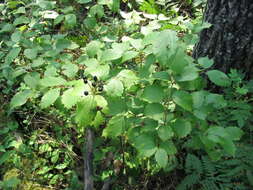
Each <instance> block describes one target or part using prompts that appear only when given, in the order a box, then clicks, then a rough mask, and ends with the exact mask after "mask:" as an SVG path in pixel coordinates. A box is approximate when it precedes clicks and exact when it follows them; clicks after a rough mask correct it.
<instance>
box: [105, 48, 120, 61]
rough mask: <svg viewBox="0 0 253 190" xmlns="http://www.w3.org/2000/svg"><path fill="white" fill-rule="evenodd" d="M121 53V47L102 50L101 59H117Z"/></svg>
mask: <svg viewBox="0 0 253 190" xmlns="http://www.w3.org/2000/svg"><path fill="white" fill-rule="evenodd" d="M122 55H123V51H122V50H121V49H108V50H105V51H103V52H102V55H101V61H112V60H115V59H119V58H120V57H121V56H122Z"/></svg>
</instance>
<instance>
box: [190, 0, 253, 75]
mask: <svg viewBox="0 0 253 190" xmlns="http://www.w3.org/2000/svg"><path fill="white" fill-rule="evenodd" d="M204 20H205V21H206V22H209V23H210V24H212V26H211V27H210V28H208V29H204V30H203V31H202V32H201V33H200V41H199V43H198V44H197V45H196V47H195V49H194V52H193V56H194V57H195V58H198V57H203V56H208V57H209V58H213V59H214V61H215V66H214V67H215V68H217V69H220V70H222V71H223V72H226V73H227V72H229V70H230V69H231V68H236V69H241V70H243V71H244V72H245V74H246V78H248V79H249V78H253V1H251V0H208V1H207V7H206V11H205V14H204Z"/></svg>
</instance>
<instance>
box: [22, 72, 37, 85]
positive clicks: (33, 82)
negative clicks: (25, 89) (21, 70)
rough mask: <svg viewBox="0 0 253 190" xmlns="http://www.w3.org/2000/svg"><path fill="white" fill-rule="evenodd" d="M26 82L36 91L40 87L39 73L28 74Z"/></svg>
mask: <svg viewBox="0 0 253 190" xmlns="http://www.w3.org/2000/svg"><path fill="white" fill-rule="evenodd" d="M24 81H25V83H26V85H27V86H29V87H30V88H33V89H35V88H36V87H37V86H38V85H39V82H40V74H39V73H37V72H33V73H28V74H26V75H25V77H24Z"/></svg>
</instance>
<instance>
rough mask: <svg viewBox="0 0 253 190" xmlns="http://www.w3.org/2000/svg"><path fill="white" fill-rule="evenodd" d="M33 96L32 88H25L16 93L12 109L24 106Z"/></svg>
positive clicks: (11, 104)
mask: <svg viewBox="0 0 253 190" xmlns="http://www.w3.org/2000/svg"><path fill="white" fill-rule="evenodd" d="M31 96H32V91H31V90H23V91H21V92H18V93H17V94H15V96H14V97H13V98H12V99H11V102H10V107H11V109H13V108H16V107H19V106H22V105H23V104H25V103H26V101H27V100H28V99H29V98H30V97H31Z"/></svg>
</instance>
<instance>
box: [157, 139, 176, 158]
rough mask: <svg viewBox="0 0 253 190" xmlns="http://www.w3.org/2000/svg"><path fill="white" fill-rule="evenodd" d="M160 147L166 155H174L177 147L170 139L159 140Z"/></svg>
mask: <svg viewBox="0 0 253 190" xmlns="http://www.w3.org/2000/svg"><path fill="white" fill-rule="evenodd" d="M160 148H162V149H164V150H165V151H166V152H167V154H168V155H175V154H176V153H177V148H176V146H175V145H174V143H173V142H172V141H164V142H161V143H160Z"/></svg>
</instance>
